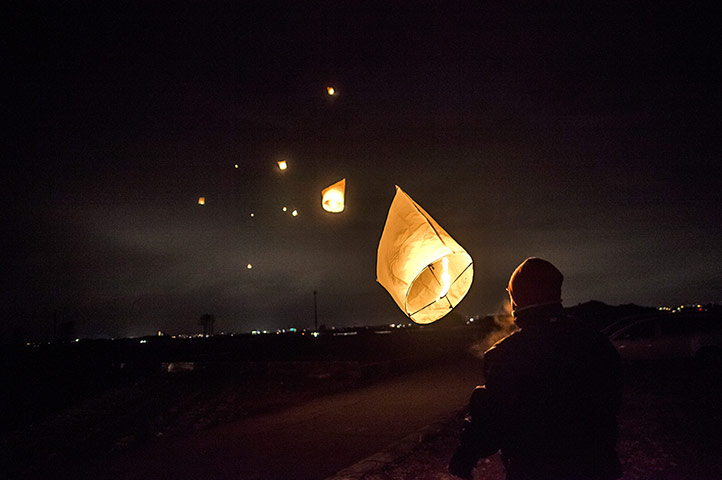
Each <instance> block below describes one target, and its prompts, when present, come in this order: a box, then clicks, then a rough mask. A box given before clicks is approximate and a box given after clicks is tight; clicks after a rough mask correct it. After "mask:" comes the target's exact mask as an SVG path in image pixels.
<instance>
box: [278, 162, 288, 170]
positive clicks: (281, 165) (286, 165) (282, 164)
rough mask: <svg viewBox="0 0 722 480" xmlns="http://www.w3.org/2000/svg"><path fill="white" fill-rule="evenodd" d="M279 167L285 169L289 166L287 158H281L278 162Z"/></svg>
mask: <svg viewBox="0 0 722 480" xmlns="http://www.w3.org/2000/svg"><path fill="white" fill-rule="evenodd" d="M278 168H279V170H285V169H287V168H288V163H286V161H285V160H281V161H280V162H278Z"/></svg>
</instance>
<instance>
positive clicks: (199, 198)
mask: <svg viewBox="0 0 722 480" xmlns="http://www.w3.org/2000/svg"><path fill="white" fill-rule="evenodd" d="M205 204H206V197H198V205H205Z"/></svg>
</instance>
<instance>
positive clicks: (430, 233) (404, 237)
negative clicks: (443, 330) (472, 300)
mask: <svg viewBox="0 0 722 480" xmlns="http://www.w3.org/2000/svg"><path fill="white" fill-rule="evenodd" d="M473 263H474V262H473V260H472V259H471V256H470V255H469V254H468V253H466V251H465V250H464V249H463V248H462V247H461V245H459V244H458V243H456V240H454V239H453V238H451V236H450V235H449V234H448V233H446V231H445V230H444V229H443V228H441V226H439V224H438V223H436V221H435V220H434V219H433V218H431V216H429V214H428V213H426V212H425V211H424V209H423V208H421V207H420V206H419V205H418V204H417V203H416V202H414V201H413V200H412V199H411V197H409V196H408V195H407V194H406V193H405V192H404V191H403V190H401V188H399V187H398V186H397V187H396V195H395V196H394V200H393V202H391V207H390V208H389V213H388V216H387V217H386V225H384V230H383V233H382V234H381V240H380V241H379V247H378V257H377V263H376V280H377V281H378V282H379V283H380V284H381V285H382V286H383V287H384V288H385V289H386V290H387V291H388V292H389V294H391V297H392V298H393V299H394V301H395V302H396V304H397V305H398V306H399V307H400V308H401V310H403V311H404V313H405V314H406V315H407V316H408V317H409V318H411V320H413V321H414V322H416V323H420V324H427V323H432V322H435V321H436V320H438V319H440V318H441V317H443V316H444V315H446V314H447V313H449V312H450V311H451V310H452V309H453V308H454V307H455V306H456V305H458V303H459V302H460V301H461V300H462V299H463V298H464V296H465V295H466V293H467V292H468V291H469V288H471V281H472V278H473V276H474V268H473Z"/></svg>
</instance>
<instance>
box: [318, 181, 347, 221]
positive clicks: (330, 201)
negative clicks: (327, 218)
mask: <svg viewBox="0 0 722 480" xmlns="http://www.w3.org/2000/svg"><path fill="white" fill-rule="evenodd" d="M345 194H346V179H345V178H344V179H341V180H339V181H338V182H336V183H334V184H333V185H331V186H329V187H326V188H324V189H323V190H321V198H322V200H321V205H323V209H324V210H326V211H327V212H331V213H339V212H343V209H344V197H345Z"/></svg>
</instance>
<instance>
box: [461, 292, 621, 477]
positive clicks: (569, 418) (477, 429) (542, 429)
mask: <svg viewBox="0 0 722 480" xmlns="http://www.w3.org/2000/svg"><path fill="white" fill-rule="evenodd" d="M517 325H518V326H519V327H520V328H521V330H520V331H517V332H516V333H514V334H513V335H511V336H509V337H507V338H506V339H505V340H503V341H502V342H500V343H498V344H497V345H496V346H494V347H493V348H492V349H490V350H489V351H487V353H486V354H485V355H484V370H485V380H486V383H485V385H484V386H482V387H477V388H476V389H475V390H474V392H473V393H472V396H471V400H470V402H469V415H468V416H467V418H466V425H465V426H464V428H463V430H462V434H461V441H460V445H459V447H458V448H457V450H456V452H455V453H454V457H453V458H452V461H451V464H450V466H449V469H450V471H451V472H452V473H454V474H457V475H460V476H462V477H464V476H466V477H470V475H471V470H472V469H473V468H474V466H475V465H476V462H477V461H478V460H479V459H480V458H483V457H487V456H489V455H492V454H494V453H496V452H497V451H498V450H501V455H502V459H503V461H504V464H505V467H506V470H507V479H508V480H527V479H529V480H531V479H534V480H542V479H543V480H547V479H548V480H564V479H574V480H583V479H594V480H601V479H604V480H608V479H614V478H619V477H620V476H621V468H620V465H619V459H618V457H617V454H616V441H617V420H616V415H617V413H618V411H619V406H620V402H621V393H622V388H621V378H620V360H619V355H618V354H617V351H616V350H615V348H614V347H613V346H612V345H611V343H610V342H609V341H608V340H607V338H606V337H604V336H602V335H601V334H599V333H597V332H595V331H593V330H591V329H589V328H586V327H584V326H583V325H581V324H580V322H578V321H576V320H574V319H572V318H569V317H567V316H565V315H564V311H563V308H562V307H561V305H560V304H558V305H551V306H544V307H539V308H537V309H531V310H528V311H524V312H523V313H520V314H519V316H518V317H517Z"/></svg>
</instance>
